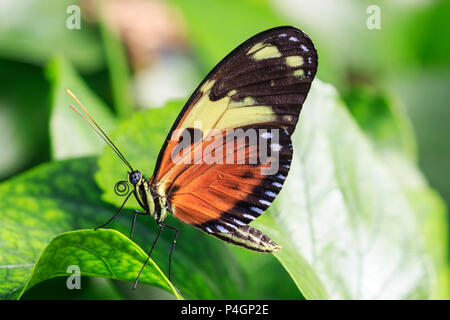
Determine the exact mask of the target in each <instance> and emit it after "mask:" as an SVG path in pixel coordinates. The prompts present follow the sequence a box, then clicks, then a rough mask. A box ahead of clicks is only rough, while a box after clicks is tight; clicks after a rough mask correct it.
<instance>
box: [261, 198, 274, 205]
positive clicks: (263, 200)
mask: <svg viewBox="0 0 450 320" xmlns="http://www.w3.org/2000/svg"><path fill="white" fill-rule="evenodd" d="M259 202H260V203H262V204H264V205H266V206H270V205H271V204H272V202H269V201H267V200H265V199H259Z"/></svg>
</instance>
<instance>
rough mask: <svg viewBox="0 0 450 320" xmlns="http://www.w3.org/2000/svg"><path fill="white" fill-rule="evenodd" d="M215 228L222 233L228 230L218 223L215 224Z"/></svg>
mask: <svg viewBox="0 0 450 320" xmlns="http://www.w3.org/2000/svg"><path fill="white" fill-rule="evenodd" d="M216 228H217V230H219V231H220V232H223V233H228V232H230V231H229V230H228V229H225V228H224V227H222V226H221V225H220V224H218V225H217V226H216Z"/></svg>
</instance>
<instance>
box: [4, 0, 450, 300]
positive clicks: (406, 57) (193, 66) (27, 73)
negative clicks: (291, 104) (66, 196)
mask: <svg viewBox="0 0 450 320" xmlns="http://www.w3.org/2000/svg"><path fill="white" fill-rule="evenodd" d="M373 4H375V5H377V6H378V8H379V10H380V18H381V20H380V28H379V29H370V28H369V27H368V26H367V21H368V19H370V16H371V15H372V14H373V13H372V11H370V12H367V8H368V7H369V6H370V5H373ZM71 5H76V6H78V8H80V15H81V20H80V28H79V29H78V28H74V29H71V27H72V26H73V25H74V24H75V25H76V22H77V21H76V18H75V17H74V16H73V14H74V13H76V11H72V9H73V7H71ZM0 9H1V10H0V72H1V78H0V81H1V85H0V145H1V157H0V179H1V180H2V181H5V182H7V181H8V179H10V178H13V177H15V176H16V175H19V174H21V173H22V172H25V171H27V170H29V169H31V168H33V167H36V166H37V165H39V164H42V163H46V162H50V161H56V160H59V159H67V158H72V157H78V156H85V155H95V154H98V153H99V151H98V150H99V148H100V147H102V141H101V140H100V139H97V137H94V136H93V134H92V132H90V131H89V129H87V128H85V127H83V128H84V129H85V131H86V135H85V145H83V146H79V145H75V144H76V142H75V140H73V141H74V142H73V143H71V141H72V138H71V130H73V131H76V129H75V127H76V126H77V124H75V123H70V120H67V119H69V117H75V116H74V115H71V114H70V112H69V115H68V116H66V114H65V111H63V110H66V109H67V103H66V101H68V100H66V98H65V97H63V96H64V95H65V93H64V87H61V83H65V84H70V85H71V86H70V88H71V90H72V91H73V92H75V93H77V92H84V91H86V92H88V93H86V94H85V95H84V100H83V101H84V104H85V105H86V106H87V107H88V108H89V110H91V112H92V113H93V114H96V115H97V116H98V118H100V119H102V121H101V123H102V125H103V126H104V127H105V129H106V131H108V132H109V131H110V130H111V129H113V128H115V126H116V124H117V123H119V122H120V121H122V120H124V119H127V118H129V117H130V116H132V115H133V114H134V113H135V112H138V111H140V110H143V109H148V108H155V107H160V106H163V105H164V104H165V103H166V102H168V101H170V100H174V99H182V100H185V99H186V98H187V97H188V96H189V94H190V93H191V92H192V91H193V90H194V89H195V87H196V86H197V84H198V83H199V81H200V80H201V79H202V78H203V77H204V76H205V75H206V74H207V73H208V72H209V70H210V69H211V68H212V67H213V66H214V65H215V64H216V63H217V62H218V61H220V59H222V58H223V57H224V56H225V55H226V54H227V53H228V52H230V51H231V50H232V49H233V48H234V47H236V46H237V45H239V44H240V43H241V42H243V41H244V40H246V39H247V38H248V37H250V36H252V35H254V34H256V33H257V32H260V31H262V30H264V29H267V28H270V27H275V26H279V25H295V26H297V27H299V28H301V29H302V30H303V31H305V32H306V33H307V34H308V35H309V36H310V38H311V39H312V40H313V41H314V43H315V45H316V48H317V51H318V55H319V69H318V73H317V77H318V78H319V79H320V80H322V81H324V82H328V83H331V84H332V85H333V86H335V87H336V88H337V89H338V91H339V94H340V96H341V98H342V99H343V101H344V102H345V103H346V105H347V106H348V108H349V111H350V113H351V114H352V116H353V117H354V119H355V120H356V121H357V123H358V125H359V126H360V128H361V129H362V130H363V131H364V132H365V133H367V135H368V136H369V137H371V138H373V139H374V140H375V141H377V142H378V143H379V144H380V146H382V150H381V152H384V153H385V154H386V156H387V157H389V156H390V155H391V154H392V153H395V152H393V151H392V150H396V149H401V150H402V151H404V152H405V153H406V154H408V157H409V158H410V159H412V161H413V162H415V163H416V164H417V165H418V167H419V168H420V170H421V171H422V173H423V174H424V176H425V178H426V180H427V181H428V183H429V185H430V186H431V187H433V188H434V189H435V190H436V191H437V192H438V193H439V194H440V195H441V196H442V198H443V199H444V201H445V203H446V204H447V205H448V204H449V203H450V143H449V142H448V138H449V137H450V126H449V121H450V108H449V101H450V90H449V83H450V55H449V52H450V42H449V41H448V39H450V19H448V17H449V16H450V2H449V1H431V0H430V1H426V0H425V1H407V0H405V1H395V2H394V1H387V0H386V1H375V2H374V1H360V0H358V1H357V0H346V1H331V0H321V1H303V0H277V1H275V0H273V1H262V0H261V1H258V0H226V1H225V0H224V1H220V0H214V1H213V0H211V1H200V0H169V1H158V0H133V1H126V0H110V1H65V0H64V1H63V0H59V1H46V0H34V1H26V0H20V1H17V0H15V1H12V0H2V1H1V4H0ZM74 19H75V20H74ZM62 77H66V78H65V81H62V80H61V78H62ZM94 105H102V106H104V108H101V109H100V108H99V109H96V107H95V106H94ZM66 121H67V122H66ZM61 128H62V129H61ZM84 129H83V130H84ZM56 132H58V133H59V134H58V135H56V134H55V133H56ZM97 140H98V141H97ZM64 144H66V147H61V145H64ZM100 151H101V149H100ZM142 157H145V155H142ZM147 174H148V175H149V174H151V173H150V172H148V173H147ZM405 183H408V182H405ZM111 187H112V186H111ZM0 214H1V213H0ZM443 221H445V219H444V220H443ZM447 221H448V216H447ZM87 227H89V226H84V228H87ZM1 228H2V226H1V225H0V232H1ZM446 229H447V230H448V223H447V226H446ZM444 234H445V233H444ZM440 241H442V242H445V243H447V244H448V243H449V240H448V237H447V239H446V238H442V239H440ZM3 254H5V253H3ZM449 260H450V259H449V257H448V255H447V257H446V263H445V264H446V265H448V261H449ZM447 269H448V267H447ZM268 272H271V271H270V270H268ZM442 279H444V280H442V281H448V278H445V277H443V278H442ZM64 283H65V279H62V278H55V279H52V280H47V281H45V282H43V283H40V284H38V285H37V286H35V287H34V288H32V289H31V290H29V291H28V292H27V293H26V294H25V296H24V298H29V299H33V298H50V299H51V298H80V299H102V298H105V299H107V298H167V297H168V294H167V293H165V292H162V291H161V290H159V289H154V288H152V287H146V288H143V289H140V290H138V291H137V292H129V290H126V289H128V287H127V288H126V289H124V287H125V285H124V284H123V283H121V282H120V281H111V280H107V279H101V278H83V283H84V290H81V291H76V290H75V291H68V290H66V289H65V287H64ZM290 286H293V284H289V285H287V287H288V288H286V290H285V291H286V292H285V295H283V294H280V295H279V298H286V297H287V298H292V297H293V296H292V295H290V293H289V292H291V291H292V290H294V289H292V288H290ZM446 286H448V284H446ZM291 289H292V290H291ZM290 290H291V291H290ZM440 297H441V298H442V297H445V295H441V296H440Z"/></svg>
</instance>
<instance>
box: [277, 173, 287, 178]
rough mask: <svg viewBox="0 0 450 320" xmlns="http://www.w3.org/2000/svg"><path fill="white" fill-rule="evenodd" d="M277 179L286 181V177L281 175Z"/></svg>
mask: <svg viewBox="0 0 450 320" xmlns="http://www.w3.org/2000/svg"><path fill="white" fill-rule="evenodd" d="M277 178H278V179H280V180H284V179H286V176H284V175H282V174H281V173H280V174H278V175H277Z"/></svg>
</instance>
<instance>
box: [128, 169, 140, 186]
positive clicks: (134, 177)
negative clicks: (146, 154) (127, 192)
mask: <svg viewBox="0 0 450 320" xmlns="http://www.w3.org/2000/svg"><path fill="white" fill-rule="evenodd" d="M141 180H142V174H141V172H140V171H138V170H134V171H131V172H128V181H129V182H130V183H131V184H132V185H133V186H135V185H137V184H139V183H140V182H141Z"/></svg>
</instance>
